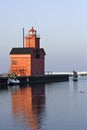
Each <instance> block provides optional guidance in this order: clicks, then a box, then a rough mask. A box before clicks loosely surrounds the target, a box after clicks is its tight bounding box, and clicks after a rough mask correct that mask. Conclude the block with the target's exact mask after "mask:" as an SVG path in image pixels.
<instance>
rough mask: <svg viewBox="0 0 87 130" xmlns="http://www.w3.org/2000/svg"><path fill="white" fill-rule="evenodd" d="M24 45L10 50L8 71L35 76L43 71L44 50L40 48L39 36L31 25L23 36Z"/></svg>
mask: <svg viewBox="0 0 87 130" xmlns="http://www.w3.org/2000/svg"><path fill="white" fill-rule="evenodd" d="M24 41H25V44H24V47H19V48H12V49H11V51H10V73H15V74H16V75H17V76H35V75H44V73H45V55H46V53H45V51H44V48H40V36H39V35H37V31H36V30H35V29H34V28H33V27H32V28H31V29H30V30H29V31H28V35H27V36H26V37H24Z"/></svg>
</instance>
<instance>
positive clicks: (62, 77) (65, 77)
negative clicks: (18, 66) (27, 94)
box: [0, 74, 69, 88]
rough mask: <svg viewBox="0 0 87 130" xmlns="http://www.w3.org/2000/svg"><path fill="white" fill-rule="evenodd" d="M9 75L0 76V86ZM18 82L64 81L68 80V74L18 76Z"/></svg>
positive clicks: (4, 83)
mask: <svg viewBox="0 0 87 130" xmlns="http://www.w3.org/2000/svg"><path fill="white" fill-rule="evenodd" d="M8 78H9V77H0V88H1V87H3V86H7V85H8V84H7V83H8ZM17 78H18V79H19V80H20V84H19V85H22V84H33V83H49V82H50V83H51V82H64V81H69V75H67V74H60V75H54V74H52V75H41V76H18V77H17Z"/></svg>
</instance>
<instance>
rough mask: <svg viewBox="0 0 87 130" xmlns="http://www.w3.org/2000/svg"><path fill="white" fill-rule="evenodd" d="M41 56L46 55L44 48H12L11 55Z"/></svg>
mask: <svg viewBox="0 0 87 130" xmlns="http://www.w3.org/2000/svg"><path fill="white" fill-rule="evenodd" d="M33 53H36V54H41V53H44V54H45V51H44V49H43V48H39V49H35V48H12V50H11V52H10V55H16V54H17V55H18V54H33Z"/></svg>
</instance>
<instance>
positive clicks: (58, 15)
mask: <svg viewBox="0 0 87 130" xmlns="http://www.w3.org/2000/svg"><path fill="white" fill-rule="evenodd" d="M32 26H33V27H34V28H35V29H36V30H37V33H38V34H39V35H40V37H41V47H43V48H44V49H45V51H46V59H45V62H46V65H45V70H46V71H55V72H56V71H57V72H60V71H70V72H71V71H73V70H77V71H87V60H86V56H87V0H43V1H41V0H2V1H0V45H1V47H0V61H1V63H0V72H8V71H9V67H10V57H9V52H10V50H11V49H12V47H22V39H23V38H22V28H23V27H24V28H25V34H27V33H28V30H29V29H30V28H31V27H32Z"/></svg>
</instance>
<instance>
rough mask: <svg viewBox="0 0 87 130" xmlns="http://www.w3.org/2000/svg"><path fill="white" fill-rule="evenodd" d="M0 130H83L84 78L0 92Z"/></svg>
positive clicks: (86, 108) (86, 126)
mask: <svg viewBox="0 0 87 130" xmlns="http://www.w3.org/2000/svg"><path fill="white" fill-rule="evenodd" d="M0 130H87V78H82V79H79V81H78V82H73V81H72V80H71V79H70V81H69V82H62V83H52V84H45V85H38V86H37V85H35V86H25V87H24V86H22V87H19V86H14V87H8V88H7V89H4V90H0Z"/></svg>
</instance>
